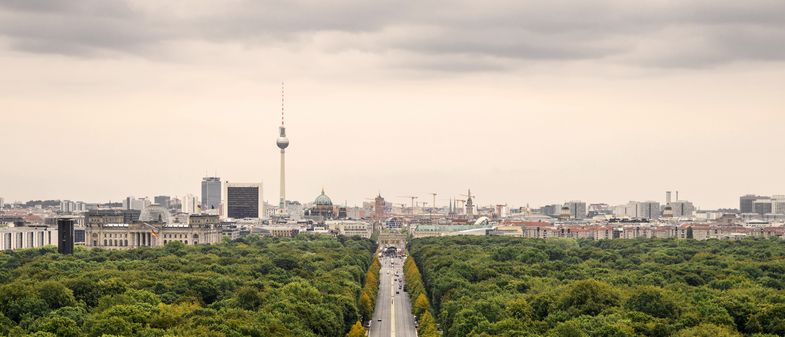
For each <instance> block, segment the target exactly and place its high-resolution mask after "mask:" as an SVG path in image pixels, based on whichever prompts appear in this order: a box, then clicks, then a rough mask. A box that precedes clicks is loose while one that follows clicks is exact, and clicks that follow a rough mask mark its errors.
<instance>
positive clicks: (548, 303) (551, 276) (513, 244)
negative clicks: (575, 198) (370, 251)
mask: <svg viewBox="0 0 785 337" xmlns="http://www.w3.org/2000/svg"><path fill="white" fill-rule="evenodd" d="M410 253H411V257H412V258H413V261H407V267H406V271H407V285H410V288H409V289H411V290H410V293H412V294H413V296H418V297H419V295H414V294H423V295H424V296H426V300H428V301H427V302H426V301H425V300H423V301H421V300H420V299H419V298H418V300H417V301H415V312H417V311H423V308H425V307H426V303H427V305H428V306H430V307H432V308H433V310H434V311H433V312H434V313H436V318H437V321H438V322H439V324H440V326H441V328H442V329H443V331H444V336H448V337H464V336H586V337H589V336H591V337H594V336H597V337H599V336H618V337H624V336H630V337H632V336H650V337H665V336H681V337H690V336H712V337H724V336H756V337H762V336H785V244H784V243H783V242H782V241H781V240H767V239H749V240H741V241H718V240H708V241H694V240H674V239H638V240H601V241H593V240H571V239H547V240H537V239H523V238H509V237H472V236H461V237H439V238H422V239H415V240H413V241H411V243H410ZM418 267H419V268H418ZM420 272H421V275H420ZM410 275H411V276H410ZM418 275H420V276H421V278H422V281H417V278H416V276H418ZM410 277H411V280H410ZM418 303H419V304H418ZM418 306H419V308H418ZM422 320H423V319H422V318H421V322H422Z"/></svg>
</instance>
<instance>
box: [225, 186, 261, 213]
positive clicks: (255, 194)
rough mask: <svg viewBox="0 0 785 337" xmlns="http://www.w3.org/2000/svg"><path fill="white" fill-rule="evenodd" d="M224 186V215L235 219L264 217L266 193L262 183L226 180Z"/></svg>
mask: <svg viewBox="0 0 785 337" xmlns="http://www.w3.org/2000/svg"><path fill="white" fill-rule="evenodd" d="M224 188H225V192H226V194H225V195H226V202H225V203H224V212H223V214H224V216H226V217H229V218H233V219H247V218H257V219H260V218H263V217H264V195H263V192H262V184H261V183H250V184H238V183H230V182H226V184H225V185H224Z"/></svg>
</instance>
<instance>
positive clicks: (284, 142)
mask: <svg viewBox="0 0 785 337" xmlns="http://www.w3.org/2000/svg"><path fill="white" fill-rule="evenodd" d="M283 89H284V87H283V82H281V126H280V127H279V128H278V129H279V130H280V134H279V135H278V139H277V140H276V142H275V143H276V145H278V148H279V149H281V199H280V201H279V202H278V212H279V214H286V213H287V210H286V148H287V147H289V138H286V126H284V119H283V112H284V110H283V107H284V105H283V103H284V101H283V97H284V96H283V93H284V91H283Z"/></svg>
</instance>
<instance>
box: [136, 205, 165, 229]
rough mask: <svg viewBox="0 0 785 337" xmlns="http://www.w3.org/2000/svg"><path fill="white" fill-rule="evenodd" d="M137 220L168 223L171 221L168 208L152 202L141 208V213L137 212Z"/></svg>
mask: <svg viewBox="0 0 785 337" xmlns="http://www.w3.org/2000/svg"><path fill="white" fill-rule="evenodd" d="M139 221H141V222H154V223H159V224H169V223H172V215H171V214H169V210H168V209H166V208H165V207H163V206H161V205H157V204H152V205H150V206H147V207H145V208H144V209H143V210H142V213H141V214H139Z"/></svg>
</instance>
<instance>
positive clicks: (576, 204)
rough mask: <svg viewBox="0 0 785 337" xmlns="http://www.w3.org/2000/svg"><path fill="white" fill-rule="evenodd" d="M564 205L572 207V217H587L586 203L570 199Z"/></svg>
mask: <svg viewBox="0 0 785 337" xmlns="http://www.w3.org/2000/svg"><path fill="white" fill-rule="evenodd" d="M564 206H567V207H568V208H569V209H570V218H573V219H585V218H586V203H585V202H583V201H579V200H573V201H570V202H568V203H566V204H564Z"/></svg>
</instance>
